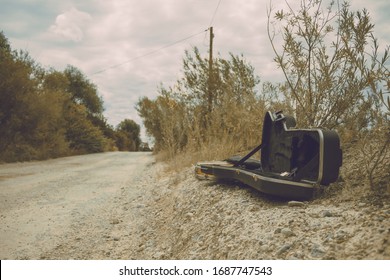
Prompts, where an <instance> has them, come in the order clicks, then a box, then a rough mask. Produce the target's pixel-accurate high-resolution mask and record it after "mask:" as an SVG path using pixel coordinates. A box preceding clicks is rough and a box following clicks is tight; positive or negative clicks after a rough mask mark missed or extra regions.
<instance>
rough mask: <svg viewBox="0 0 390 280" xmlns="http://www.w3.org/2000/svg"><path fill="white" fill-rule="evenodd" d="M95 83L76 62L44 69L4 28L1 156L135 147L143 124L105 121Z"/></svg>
mask: <svg viewBox="0 0 390 280" xmlns="http://www.w3.org/2000/svg"><path fill="white" fill-rule="evenodd" d="M103 111H104V104H103V100H102V98H101V96H99V95H98V89H97V86H96V85H94V84H93V83H92V82H90V81H89V80H88V78H87V77H86V76H85V75H84V74H83V73H82V72H81V71H80V70H79V69H77V68H76V67H74V66H70V65H69V66H67V67H66V69H65V70H63V71H57V70H55V69H53V68H50V69H44V68H43V67H41V66H40V65H39V63H37V62H36V61H35V60H34V59H33V58H32V57H31V56H30V55H29V54H28V53H27V52H25V51H16V50H12V48H11V46H10V44H9V42H8V39H7V38H6V37H5V35H4V33H3V32H0V161H3V162H12V161H25V160H42V159H47V158H53V157H60V156H67V155H75V154H85V153H96V152H104V151H113V150H121V151H124V150H127V151H137V150H138V149H139V146H140V144H141V140H140V126H139V125H138V124H137V123H135V122H134V121H133V120H129V119H125V120H123V121H122V122H121V123H120V124H119V125H118V126H117V127H115V128H114V127H113V126H111V125H109V124H108V123H107V120H106V119H105V117H104V115H103Z"/></svg>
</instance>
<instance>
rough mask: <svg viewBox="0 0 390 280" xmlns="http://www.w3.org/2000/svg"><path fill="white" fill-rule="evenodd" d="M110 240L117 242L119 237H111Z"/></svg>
mask: <svg viewBox="0 0 390 280" xmlns="http://www.w3.org/2000/svg"><path fill="white" fill-rule="evenodd" d="M112 240H114V241H119V240H120V237H119V236H113V237H112Z"/></svg>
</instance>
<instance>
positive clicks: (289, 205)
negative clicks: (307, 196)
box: [288, 200, 305, 207]
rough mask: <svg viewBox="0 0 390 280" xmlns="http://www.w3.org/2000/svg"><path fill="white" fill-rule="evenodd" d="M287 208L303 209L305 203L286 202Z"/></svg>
mask: <svg viewBox="0 0 390 280" xmlns="http://www.w3.org/2000/svg"><path fill="white" fill-rule="evenodd" d="M288 207H305V203H303V202H302V201H295V200H292V201H289V202H288Z"/></svg>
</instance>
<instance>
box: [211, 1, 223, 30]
mask: <svg viewBox="0 0 390 280" xmlns="http://www.w3.org/2000/svg"><path fill="white" fill-rule="evenodd" d="M221 2H222V0H219V1H218V5H217V7H216V8H215V11H214V14H213V16H212V17H211V20H210V24H209V27H211V25H212V24H213V22H214V19H215V15H216V14H217V11H218V8H219V5H221Z"/></svg>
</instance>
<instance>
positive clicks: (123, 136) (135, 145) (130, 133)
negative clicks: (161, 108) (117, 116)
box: [116, 119, 141, 151]
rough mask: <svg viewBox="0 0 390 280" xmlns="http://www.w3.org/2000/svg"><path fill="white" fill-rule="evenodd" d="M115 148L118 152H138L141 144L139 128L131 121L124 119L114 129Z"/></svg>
mask: <svg viewBox="0 0 390 280" xmlns="http://www.w3.org/2000/svg"><path fill="white" fill-rule="evenodd" d="M116 132H117V133H116V137H117V141H116V142H117V147H118V149H119V150H120V151H138V150H139V146H140V144H141V138H140V132H141V128H140V126H139V125H138V124H137V123H136V122H134V121H133V120H129V119H125V120H123V121H121V122H120V123H119V124H118V126H117V128H116Z"/></svg>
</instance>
